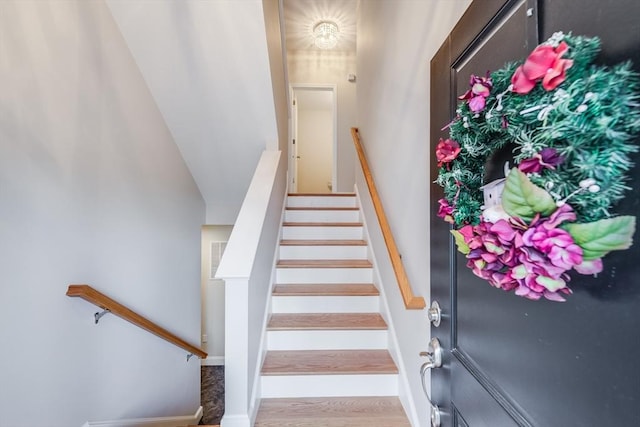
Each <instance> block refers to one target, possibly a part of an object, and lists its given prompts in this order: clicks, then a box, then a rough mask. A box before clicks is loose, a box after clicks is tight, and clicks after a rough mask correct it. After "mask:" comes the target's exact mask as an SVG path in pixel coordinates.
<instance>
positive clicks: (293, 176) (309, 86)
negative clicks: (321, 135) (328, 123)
mask: <svg viewBox="0 0 640 427" xmlns="http://www.w3.org/2000/svg"><path fill="white" fill-rule="evenodd" d="M298 90H309V91H327V92H331V94H332V103H331V109H332V114H331V120H332V121H333V132H332V133H333V135H332V139H333V141H332V150H333V153H332V157H333V158H332V162H331V163H332V164H331V192H332V193H335V192H336V189H337V186H338V85H336V84H321V83H290V84H289V99H290V100H291V102H290V103H289V117H291V122H290V125H289V163H288V168H289V189H290V191H291V192H296V190H297V171H298V167H297V165H295V162H296V160H297V159H296V152H297V150H296V147H294V143H293V141H294V138H297V135H296V131H297V128H298V124H297V123H296V122H295V121H296V119H297V115H295V116H296V117H294V113H293V109H294V106H293V102H294V101H293V100H294V99H295V98H296V97H295V92H296V91H298ZM296 107H297V106H296Z"/></svg>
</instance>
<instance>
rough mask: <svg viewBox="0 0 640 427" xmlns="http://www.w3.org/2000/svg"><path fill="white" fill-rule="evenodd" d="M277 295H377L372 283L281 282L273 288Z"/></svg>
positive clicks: (376, 289)
mask: <svg viewBox="0 0 640 427" xmlns="http://www.w3.org/2000/svg"><path fill="white" fill-rule="evenodd" d="M273 295H275V296H377V295H380V292H379V291H378V288H376V287H375V286H374V285H373V284H371V283H335V284H334V283H327V284H306V283H302V284H281V285H275V286H274V288H273Z"/></svg>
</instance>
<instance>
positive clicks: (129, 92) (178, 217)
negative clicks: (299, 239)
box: [0, 0, 205, 427]
mask: <svg viewBox="0 0 640 427" xmlns="http://www.w3.org/2000/svg"><path fill="white" fill-rule="evenodd" d="M0 87H1V89H0V236H1V238H0V283H1V284H0V346H1V348H2V350H1V351H0V384H2V385H1V386H0V425H2V426H12V427H14V426H15V427H18V426H27V425H28V426H33V425H34V423H35V424H39V425H47V426H64V427H69V426H80V425H81V424H82V423H84V422H85V421H87V420H108V419H120V418H133V417H152V416H153V417H155V416H172V415H192V414H194V413H195V411H196V409H197V408H198V406H199V400H200V395H199V373H200V366H199V363H198V361H197V360H193V359H192V361H191V362H189V363H187V362H186V361H185V356H186V353H185V352H184V351H182V350H179V349H177V348H175V347H173V346H171V345H170V344H168V343H166V342H164V341H162V340H160V339H159V338H157V337H155V336H152V335H150V334H148V333H146V332H144V331H142V330H140V329H138V328H136V327H134V326H132V325H130V324H128V323H127V322H125V321H123V320H121V319H118V318H116V317H114V316H106V317H104V318H103V319H102V320H101V322H100V324H99V325H97V326H96V325H94V324H93V318H92V314H93V313H94V312H95V311H97V310H96V307H94V306H92V305H90V304H89V303H87V302H85V301H82V300H80V299H71V298H68V297H66V296H65V291H66V287H67V285H68V284H70V283H88V284H91V285H93V286H94V287H96V288H97V289H98V290H101V291H103V292H104V293H106V294H107V295H109V296H111V297H113V298H115V299H116V300H119V301H121V302H122V303H124V304H126V305H128V306H129V307H130V308H132V309H134V310H137V311H138V312H139V313H140V314H142V315H144V316H147V317H148V318H150V319H151V320H154V321H156V322H157V323H159V324H160V325H161V326H164V327H166V328H167V329H169V330H171V331H173V332H175V333H177V334H178V335H179V336H181V337H183V338H185V339H186V340H188V341H190V342H193V343H199V333H200V265H199V263H200V226H201V224H202V223H203V222H204V218H205V205H204V202H203V199H202V197H201V195H200V193H199V191H198V188H197V186H196V185H195V183H194V181H193V179H192V176H191V175H190V173H189V171H188V170H187V168H186V166H185V164H184V162H183V160H182V158H181V156H180V153H179V151H178V149H177V147H176V145H175V144H174V142H173V140H172V137H171V135H170V133H169V131H168V130H167V128H166V126H165V124H164V121H163V119H162V117H161V115H160V113H159V111H158V109H157V108H156V105H155V103H154V101H153V99H152V97H151V95H150V93H149V91H148V90H147V86H146V84H145V82H144V80H143V79H142V76H141V75H140V73H139V71H138V68H137V66H136V64H135V62H134V60H133V58H132V57H131V55H130V53H129V50H128V49H127V46H126V44H125V43H124V41H123V39H122V37H121V35H120V33H119V31H118V29H117V27H116V25H115V23H114V22H113V18H112V16H111V14H110V12H109V10H108V8H107V7H106V6H105V4H104V2H103V1H99V0H93V1H75V0H74V1H67V0H58V1H45V0H33V1H29V0H20V1H12V0H3V1H2V2H0Z"/></svg>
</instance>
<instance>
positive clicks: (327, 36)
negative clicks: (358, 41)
mask: <svg viewBox="0 0 640 427" xmlns="http://www.w3.org/2000/svg"><path fill="white" fill-rule="evenodd" d="M313 37H314V39H315V44H316V46H317V47H318V48H320V49H333V48H334V47H335V46H336V44H338V26H337V25H336V23H335V22H331V21H320V22H318V23H317V24H316V26H315V27H313Z"/></svg>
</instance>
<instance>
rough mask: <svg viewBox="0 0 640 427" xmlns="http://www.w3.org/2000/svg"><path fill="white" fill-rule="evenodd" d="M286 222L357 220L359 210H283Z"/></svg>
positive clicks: (358, 219) (358, 218)
mask: <svg viewBox="0 0 640 427" xmlns="http://www.w3.org/2000/svg"><path fill="white" fill-rule="evenodd" d="M284 220H285V221H287V222H358V221H360V212H359V211H340V210H337V211H325V210H322V211H297V210H296V211H285V213H284Z"/></svg>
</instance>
